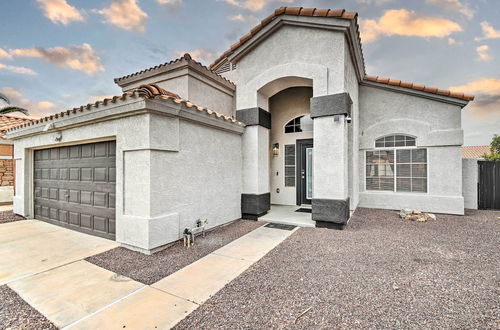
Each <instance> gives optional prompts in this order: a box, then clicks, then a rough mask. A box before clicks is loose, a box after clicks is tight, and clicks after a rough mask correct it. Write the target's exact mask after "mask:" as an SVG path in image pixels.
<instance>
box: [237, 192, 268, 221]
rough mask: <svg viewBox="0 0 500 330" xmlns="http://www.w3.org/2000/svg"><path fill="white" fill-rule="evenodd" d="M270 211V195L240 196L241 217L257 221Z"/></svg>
mask: <svg viewBox="0 0 500 330" xmlns="http://www.w3.org/2000/svg"><path fill="white" fill-rule="evenodd" d="M270 209H271V194H270V193H265V194H241V213H242V215H241V217H242V218H243V219H248V220H257V218H258V217H260V216H263V215H264V214H266V213H267V211H269V210H270Z"/></svg>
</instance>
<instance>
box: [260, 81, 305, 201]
mask: <svg viewBox="0 0 500 330" xmlns="http://www.w3.org/2000/svg"><path fill="white" fill-rule="evenodd" d="M311 97H312V88H310V87H296V88H290V89H285V90H284V91H282V92H280V93H278V94H276V95H274V96H273V97H272V98H271V99H270V100H269V104H270V112H271V118H272V127H271V135H270V146H272V145H273V144H274V143H279V145H280V152H279V155H278V156H271V159H270V163H271V166H270V173H269V175H270V181H271V204H281V205H296V203H297V197H296V187H285V168H284V166H285V163H284V159H285V145H287V144H293V145H295V144H296V141H297V140H298V139H312V138H313V132H312V131H310V132H300V133H287V134H285V125H286V124H287V123H288V122H289V121H290V120H292V119H293V118H296V117H298V116H300V115H306V114H310V112H311V111H310V103H311V102H310V98H311ZM297 179H298V178H296V180H297ZM276 189H279V191H280V192H279V193H278V192H277V191H276Z"/></svg>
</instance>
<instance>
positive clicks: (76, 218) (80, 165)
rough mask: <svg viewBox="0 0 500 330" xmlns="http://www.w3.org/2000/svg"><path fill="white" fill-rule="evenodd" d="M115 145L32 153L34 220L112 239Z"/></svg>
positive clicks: (75, 146)
mask: <svg viewBox="0 0 500 330" xmlns="http://www.w3.org/2000/svg"><path fill="white" fill-rule="evenodd" d="M115 159H116V143H115V142H114V141H107V142H97V143H88V144H80V145H74V146H66V147H57V148H51V149H42V150H35V152H34V194H35V218H36V219H39V220H43V221H47V222H50V223H52V224H56V225H60V226H63V227H66V228H70V229H75V230H78V231H81V232H85V233H88V234H91V235H96V236H101V237H105V238H110V239H115V186H116V183H115V179H116V165H115V164H116V161H115Z"/></svg>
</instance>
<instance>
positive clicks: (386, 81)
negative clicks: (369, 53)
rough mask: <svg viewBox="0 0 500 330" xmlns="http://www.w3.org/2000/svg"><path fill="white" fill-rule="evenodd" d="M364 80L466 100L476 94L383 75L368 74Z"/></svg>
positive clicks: (469, 99)
mask: <svg viewBox="0 0 500 330" xmlns="http://www.w3.org/2000/svg"><path fill="white" fill-rule="evenodd" d="M364 80H365V81H372V82H376V83H379V84H385V85H391V86H399V87H403V88H409V89H414V90H418V91H422V92H427V93H432V94H438V95H443V96H448V97H454V98H457V99H462V100H466V101H472V100H474V95H468V94H464V93H459V92H452V91H449V90H444V89H438V88H436V87H429V86H425V85H418V84H414V83H410V82H405V81H401V80H395V79H390V78H381V77H377V76H368V75H366V76H365V77H364Z"/></svg>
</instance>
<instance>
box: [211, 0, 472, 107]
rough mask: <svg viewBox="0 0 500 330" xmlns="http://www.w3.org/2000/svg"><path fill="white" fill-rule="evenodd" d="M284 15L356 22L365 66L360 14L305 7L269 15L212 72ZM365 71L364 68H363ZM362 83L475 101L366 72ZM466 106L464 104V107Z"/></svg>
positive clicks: (285, 8)
mask: <svg viewBox="0 0 500 330" xmlns="http://www.w3.org/2000/svg"><path fill="white" fill-rule="evenodd" d="M282 15H289V16H312V17H330V18H337V19H346V20H351V21H353V22H354V25H355V30H356V34H357V42H358V43H359V49H360V50H361V53H360V56H361V61H362V62H363V66H364V59H363V53H362V48H361V39H360V36H359V25H358V22H357V17H358V13H356V12H349V11H345V10H344V9H335V10H334V9H317V8H303V7H281V8H279V9H276V10H275V11H274V13H273V14H271V15H269V16H268V17H266V18H265V19H263V20H262V21H261V22H260V24H259V25H257V26H256V27H254V28H253V29H252V30H251V31H250V32H249V33H247V34H246V35H244V36H243V37H241V38H240V40H239V41H238V42H236V43H235V44H233V45H232V46H231V48H230V49H228V50H227V51H225V52H224V53H223V54H222V55H221V56H220V57H219V58H217V59H216V60H215V61H214V62H213V63H212V64H210V65H209V69H210V70H217V69H218V68H219V67H221V66H222V65H223V64H224V63H225V62H226V60H227V59H228V57H229V56H230V55H232V54H233V53H234V52H235V51H236V50H237V49H239V48H240V47H241V46H243V45H244V44H246V43H247V42H248V41H249V40H250V39H251V38H252V37H253V36H255V35H256V34H257V33H258V32H260V31H261V30H262V29H263V28H264V27H265V26H267V25H269V24H270V23H271V22H272V21H274V20H276V19H277V18H278V17H280V16H282ZM363 71H364V67H363ZM361 81H362V82H374V83H378V84H382V85H386V86H388V87H390V86H396V87H401V88H403V89H407V90H409V91H419V92H424V93H430V94H435V95H441V96H445V97H451V98H455V99H460V100H463V101H472V100H474V96H473V95H469V94H464V93H460V92H452V91H449V90H444V89H439V88H436V87H429V86H425V85H419V84H414V83H410V82H404V81H401V80H395V79H390V78H381V77H377V76H368V75H365V74H364V72H362V73H361ZM464 105H465V104H462V106H464Z"/></svg>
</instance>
